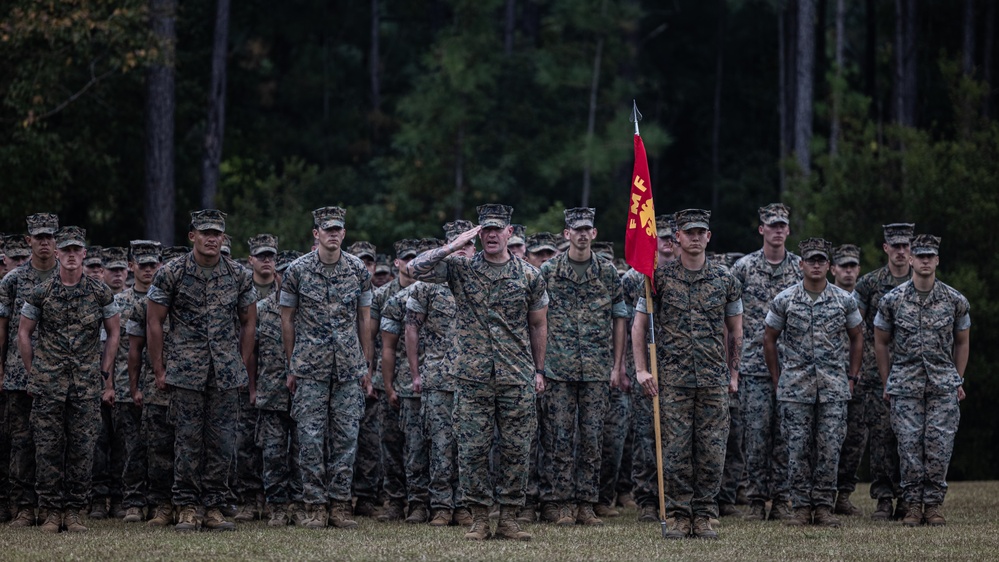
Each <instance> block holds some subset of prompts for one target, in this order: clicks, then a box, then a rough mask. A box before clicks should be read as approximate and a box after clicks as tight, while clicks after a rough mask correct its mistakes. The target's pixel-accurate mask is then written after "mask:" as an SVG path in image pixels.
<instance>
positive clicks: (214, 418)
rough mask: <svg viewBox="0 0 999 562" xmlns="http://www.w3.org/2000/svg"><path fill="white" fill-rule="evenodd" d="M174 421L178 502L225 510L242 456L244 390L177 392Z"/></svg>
mask: <svg viewBox="0 0 999 562" xmlns="http://www.w3.org/2000/svg"><path fill="white" fill-rule="evenodd" d="M171 394H172V396H171V397H170V418H171V420H172V423H173V428H174V445H173V452H174V465H173V503H174V505H177V506H182V507H186V506H197V505H203V506H205V507H208V508H214V507H221V506H222V505H225V503H226V502H227V500H228V498H229V497H230V494H231V490H230V487H229V483H230V480H231V478H232V467H233V462H234V457H235V455H236V422H237V421H238V419H239V391H238V390H236V389H230V390H219V389H217V388H214V387H212V386H211V385H209V386H208V387H206V388H205V389H204V390H201V391H199V390H189V389H186V388H177V387H174V388H173V389H172V390H171Z"/></svg>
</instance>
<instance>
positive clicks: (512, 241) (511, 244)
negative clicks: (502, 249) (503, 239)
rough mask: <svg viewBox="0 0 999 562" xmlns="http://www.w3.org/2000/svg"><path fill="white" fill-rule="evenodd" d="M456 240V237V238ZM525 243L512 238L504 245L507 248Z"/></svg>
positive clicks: (521, 239) (517, 237) (519, 238)
mask: <svg viewBox="0 0 999 562" xmlns="http://www.w3.org/2000/svg"><path fill="white" fill-rule="evenodd" d="M456 238H457V237H456ZM525 243H526V242H525V241H524V239H523V238H521V237H520V236H514V237H512V238H510V241H509V242H507V243H506V245H507V246H523V245H524V244H525Z"/></svg>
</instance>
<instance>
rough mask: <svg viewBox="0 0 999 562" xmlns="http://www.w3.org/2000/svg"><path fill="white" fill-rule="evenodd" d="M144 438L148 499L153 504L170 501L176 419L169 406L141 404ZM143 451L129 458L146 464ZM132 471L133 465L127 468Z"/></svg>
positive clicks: (148, 502)
mask: <svg viewBox="0 0 999 562" xmlns="http://www.w3.org/2000/svg"><path fill="white" fill-rule="evenodd" d="M140 433H141V434H142V442H143V445H144V446H145V450H146V457H145V463H144V464H145V467H146V503H147V505H150V506H159V505H170V504H171V503H172V501H173V497H172V496H173V492H172V489H173V461H174V454H173V445H174V439H175V436H174V430H173V419H172V418H171V416H170V407H169V406H160V405H159V404H145V405H143V406H142V427H141V429H140ZM140 455H141V453H140V452H138V451H136V456H135V458H132V459H130V461H129V462H134V464H136V465H139V464H143V459H142V458H141V456H140ZM128 470H129V471H131V469H128Z"/></svg>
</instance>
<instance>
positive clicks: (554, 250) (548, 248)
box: [530, 244, 558, 254]
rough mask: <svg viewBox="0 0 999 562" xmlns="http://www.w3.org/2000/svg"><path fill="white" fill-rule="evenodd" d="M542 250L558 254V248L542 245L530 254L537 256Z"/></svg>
mask: <svg viewBox="0 0 999 562" xmlns="http://www.w3.org/2000/svg"><path fill="white" fill-rule="evenodd" d="M541 250H549V251H552V252H557V251H558V248H556V247H555V246H552V245H551V244H542V245H540V246H536V247H534V248H533V249H531V250H530V252H531V253H532V254H536V253H538V252H540V251H541Z"/></svg>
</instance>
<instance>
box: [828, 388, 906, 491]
mask: <svg viewBox="0 0 999 562" xmlns="http://www.w3.org/2000/svg"><path fill="white" fill-rule="evenodd" d="M889 412H890V406H889V405H888V403H887V402H885V400H884V398H883V396H882V390H881V387H879V386H857V387H855V388H854V390H853V397H852V398H850V401H849V402H847V408H846V438H845V439H844V440H843V449H842V450H841V451H840V454H839V473H838V476H837V479H836V487H837V488H838V489H839V491H840V492H844V493H852V492H853V491H854V490H855V489H856V488H857V481H858V478H857V471H858V470H859V469H860V462H861V459H863V456H864V448H865V447H867V445H868V443H869V444H870V449H871V497H872V498H874V499H875V500H880V499H892V498H897V497H901V490H902V488H901V485H900V483H899V474H898V442H897V441H896V440H895V432H894V431H893V430H892V428H891V416H890V414H889Z"/></svg>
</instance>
